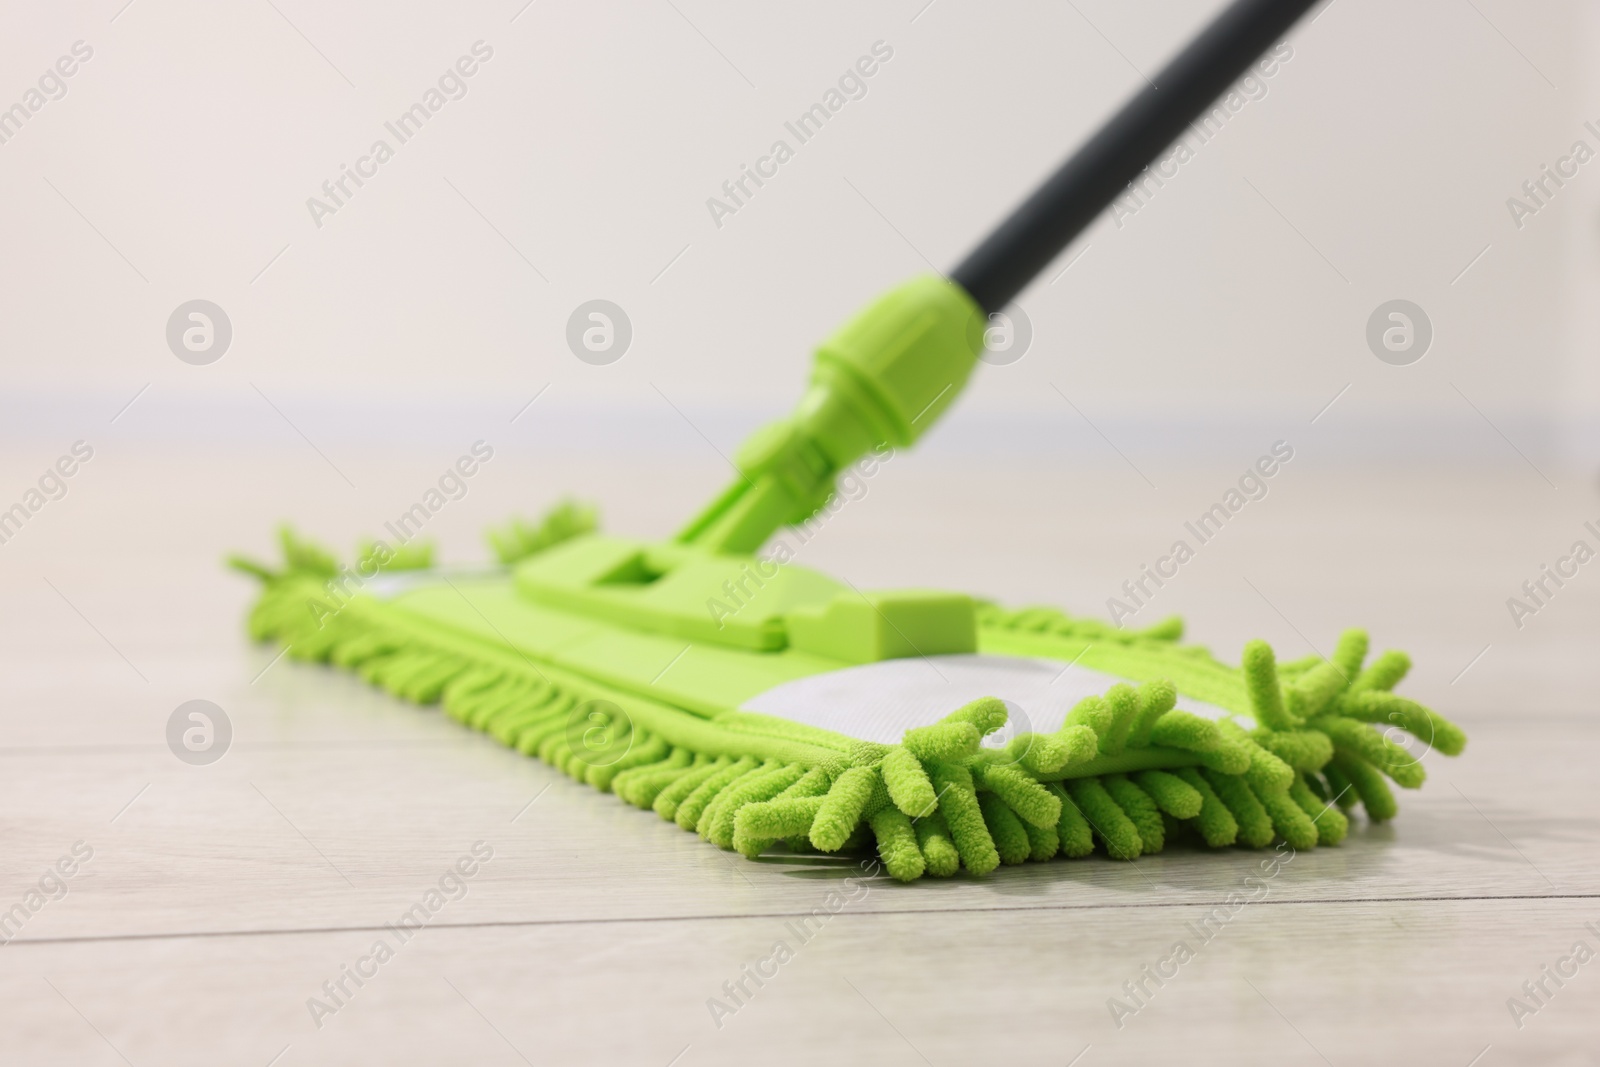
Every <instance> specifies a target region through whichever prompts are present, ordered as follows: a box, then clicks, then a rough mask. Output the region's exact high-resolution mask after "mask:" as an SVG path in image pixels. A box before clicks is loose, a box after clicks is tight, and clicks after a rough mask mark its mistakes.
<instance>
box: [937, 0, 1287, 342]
mask: <svg viewBox="0 0 1600 1067" xmlns="http://www.w3.org/2000/svg"><path fill="white" fill-rule="evenodd" d="M1316 2H1317V0H1235V2H1234V3H1232V4H1230V5H1229V6H1228V8H1227V10H1225V11H1223V12H1222V14H1220V15H1218V16H1217V17H1216V18H1215V19H1214V20H1213V21H1212V22H1211V24H1210V25H1209V26H1207V27H1206V28H1205V29H1204V30H1203V31H1202V32H1201V33H1200V36H1198V37H1196V38H1195V39H1194V40H1193V41H1191V42H1190V43H1189V46H1188V47H1187V48H1185V49H1184V50H1183V51H1182V52H1179V53H1178V54H1177V55H1176V56H1175V57H1173V59H1172V61H1171V62H1169V63H1168V64H1167V65H1166V67H1165V68H1164V69H1163V70H1162V71H1161V73H1159V74H1157V75H1156V77H1155V80H1154V82H1152V83H1151V84H1149V85H1147V86H1146V87H1145V88H1144V89H1142V90H1141V91H1140V92H1139V93H1138V95H1136V96H1135V97H1134V98H1133V99H1132V100H1129V101H1128V102H1127V103H1126V104H1124V105H1123V107H1122V110H1121V111H1119V112H1117V113H1116V114H1115V115H1114V116H1112V118H1111V119H1110V120H1109V121H1108V122H1106V124H1105V125H1104V126H1102V127H1100V129H1099V131H1098V132H1096V133H1095V135H1094V136H1093V137H1091V138H1089V140H1088V141H1087V142H1085V143H1084V145H1083V146H1082V147H1081V148H1079V149H1078V150H1077V152H1075V153H1073V155H1072V157H1071V158H1069V159H1068V160H1067V161H1066V162H1065V163H1063V164H1062V165H1061V166H1060V168H1058V169H1057V170H1056V172H1055V173H1054V174H1052V175H1050V177H1049V178H1047V179H1045V181H1044V184H1042V185H1040V186H1039V188H1037V189H1035V190H1034V192H1033V195H1032V196H1030V197H1028V199H1026V200H1024V201H1023V202H1022V204H1021V205H1020V206H1018V207H1017V209H1016V210H1014V211H1013V212H1012V213H1011V215H1010V216H1009V217H1008V218H1007V219H1006V220H1005V221H1004V222H1002V223H1001V224H1000V225H999V226H998V227H997V228H996V229H995V230H994V232H993V233H991V234H990V235H989V236H988V237H987V238H985V239H984V241H983V243H982V244H980V245H979V246H978V247H977V248H975V249H973V250H972V252H971V253H969V254H968V255H967V258H966V259H964V260H962V261H961V264H960V265H959V266H958V267H956V269H955V270H954V271H952V272H951V274H950V278H951V280H952V281H955V282H958V283H960V285H961V287H962V288H963V289H965V290H966V291H967V292H968V293H969V294H971V296H972V299H973V300H975V301H976V302H977V303H978V305H979V306H980V307H982V308H983V310H984V311H986V312H994V311H998V310H1000V309H1001V308H1003V307H1004V306H1005V305H1006V304H1008V303H1010V302H1011V300H1012V299H1013V298H1014V297H1015V296H1016V295H1017V294H1018V293H1019V292H1021V291H1022V289H1023V287H1024V286H1026V285H1027V284H1028V283H1029V282H1030V281H1032V280H1033V279H1034V277H1035V276H1036V275H1037V274H1038V273H1039V272H1040V271H1042V270H1044V268H1045V266H1046V265H1047V264H1048V263H1049V262H1050V261H1051V260H1052V259H1054V258H1055V256H1056V254H1057V253H1059V252H1060V251H1061V250H1062V249H1063V248H1065V247H1066V246H1067V245H1068V244H1069V243H1071V241H1072V239H1073V238H1075V237H1077V236H1078V234H1080V233H1081V232H1083V230H1084V228H1085V227H1087V226H1088V225H1089V224H1090V223H1091V222H1093V221H1094V219H1095V217H1096V216H1097V215H1099V214H1100V212H1101V211H1103V210H1105V208H1106V207H1108V206H1109V205H1110V204H1111V202H1112V201H1113V200H1115V199H1116V198H1117V196H1118V195H1120V194H1121V192H1122V190H1123V189H1124V188H1126V187H1127V185H1128V183H1129V182H1131V181H1133V179H1134V178H1135V177H1136V176H1137V175H1138V173H1139V172H1140V171H1141V170H1143V169H1144V168H1145V167H1146V166H1148V165H1149V164H1150V162H1151V161H1152V160H1154V159H1155V158H1156V156H1158V155H1159V154H1160V153H1161V151H1162V150H1163V149H1165V148H1166V147H1167V146H1168V145H1170V144H1172V143H1173V142H1174V141H1176V140H1177V139H1178V137H1179V135H1181V134H1182V133H1183V131H1184V128H1185V127H1187V126H1188V125H1189V123H1191V122H1193V121H1194V120H1195V119H1196V118H1197V117H1199V115H1200V113H1201V112H1202V111H1204V110H1205V109H1206V108H1208V107H1210V106H1211V104H1212V102H1213V101H1215V100H1216V99H1217V98H1218V97H1220V96H1222V95H1223V93H1225V92H1226V91H1227V90H1228V87H1229V86H1231V85H1232V84H1233V83H1234V82H1235V81H1236V80H1237V79H1238V78H1239V77H1240V76H1241V75H1242V74H1244V72H1245V69H1246V68H1247V67H1249V65H1250V64H1251V63H1253V62H1255V61H1256V59H1258V58H1259V57H1260V56H1261V54H1262V53H1263V52H1265V51H1266V50H1267V49H1268V48H1269V47H1270V46H1271V45H1272V44H1273V43H1274V42H1275V41H1277V40H1278V39H1279V38H1281V37H1282V36H1283V35H1284V34H1285V33H1287V32H1288V31H1289V28H1290V27H1292V26H1293V25H1294V24H1295V22H1296V21H1297V20H1298V19H1299V18H1300V16H1301V15H1303V14H1305V13H1306V11H1307V9H1309V8H1310V7H1311V6H1312V5H1313V4H1315V3H1316Z"/></svg>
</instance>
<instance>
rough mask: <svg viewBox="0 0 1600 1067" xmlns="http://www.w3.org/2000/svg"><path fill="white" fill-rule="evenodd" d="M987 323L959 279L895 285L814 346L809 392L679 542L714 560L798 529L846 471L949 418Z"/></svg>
mask: <svg viewBox="0 0 1600 1067" xmlns="http://www.w3.org/2000/svg"><path fill="white" fill-rule="evenodd" d="M987 325H988V322H987V319H986V317H985V316H984V314H983V311H982V310H981V309H980V308H979V307H978V305H977V304H976V303H974V302H973V300H972V298H971V297H970V296H968V295H967V293H966V291H965V290H964V289H962V288H961V287H960V286H959V285H957V284H956V283H954V282H950V281H946V280H945V279H943V278H940V277H937V276H934V275H925V276H921V277H917V278H913V279H911V280H910V281H908V282H906V283H904V284H903V285H900V286H898V287H896V288H894V289H891V290H890V291H889V292H888V293H886V294H884V295H883V296H881V297H879V298H878V299H877V300H876V301H875V302H873V303H872V304H871V305H869V306H868V307H867V308H866V309H865V310H863V311H862V312H860V313H859V314H858V315H856V316H855V318H853V319H851V320H850V321H849V322H847V323H845V324H844V326H843V327H841V328H840V329H839V330H838V332H836V333H835V334H834V335H833V336H832V337H830V338H829V339H828V340H826V341H824V342H823V343H822V345H821V347H819V348H818V349H817V352H816V357H815V363H814V366H813V369H812V372H811V384H810V385H809V386H808V387H807V389H806V392H805V395H804V396H803V397H802V398H801V400H800V406H799V407H798V408H796V409H795V411H794V413H793V414H792V415H790V416H788V417H787V418H784V419H780V420H778V421H777V422H773V423H769V424H768V425H766V426H763V427H762V428H761V429H760V430H757V431H756V432H755V433H754V434H752V435H751V436H750V438H749V440H747V441H745V443H744V444H743V445H742V446H741V447H740V449H739V451H738V453H737V454H736V455H735V456H734V466H735V467H737V468H738V470H739V478H738V479H737V480H736V481H735V482H734V483H733V484H732V485H730V486H729V487H728V488H727V489H726V490H725V491H724V492H723V493H722V494H721V495H720V496H718V497H717V498H716V499H715V500H713V501H712V502H711V504H710V506H708V507H707V508H706V509H705V510H704V511H702V512H701V513H700V514H699V515H698V516H697V517H696V518H695V519H694V521H693V522H691V523H689V525H688V526H686V527H685V528H684V529H683V530H682V531H681V532H680V533H679V534H678V536H677V541H678V542H680V543H682V544H692V545H698V546H700V547H702V548H706V549H709V550H711V551H714V552H754V551H755V550H756V549H758V548H760V547H761V546H762V545H763V544H764V543H766V540H767V539H768V538H769V537H771V536H772V535H773V534H774V533H776V532H777V531H778V530H779V529H780V528H781V527H784V526H788V525H792V524H794V523H798V522H803V521H804V520H805V519H807V518H808V517H810V516H811V515H812V514H813V513H815V512H816V510H817V509H818V508H820V507H821V506H822V505H823V504H825V503H827V501H828V497H829V496H830V495H831V494H832V493H833V491H834V479H835V478H836V477H837V476H838V474H839V472H840V471H842V470H843V469H844V468H846V467H848V466H849V465H850V464H852V463H854V462H855V461H856V460H858V459H860V458H861V457H862V456H864V455H866V454H867V453H868V452H869V451H871V450H873V449H874V448H877V447H879V446H881V445H885V444H887V445H890V446H893V447H896V448H904V447H906V446H908V445H910V444H912V443H913V442H915V441H916V440H917V438H919V437H921V436H922V434H923V432H924V431H926V430H927V428H928V427H929V426H931V425H932V424H933V423H934V422H935V421H936V420H937V419H938V417H939V416H940V415H941V414H943V413H944V410H945V409H946V408H948V407H949V406H950V405H951V403H952V402H954V400H955V398H956V395H957V394H959V393H960V392H961V388H962V386H964V385H965V384H966V382H967V378H968V377H969V376H970V375H971V373H972V367H973V364H974V363H975V362H976V360H977V356H978V353H979V352H980V351H982V348H983V334H984V329H985V327H986V326H987Z"/></svg>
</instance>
